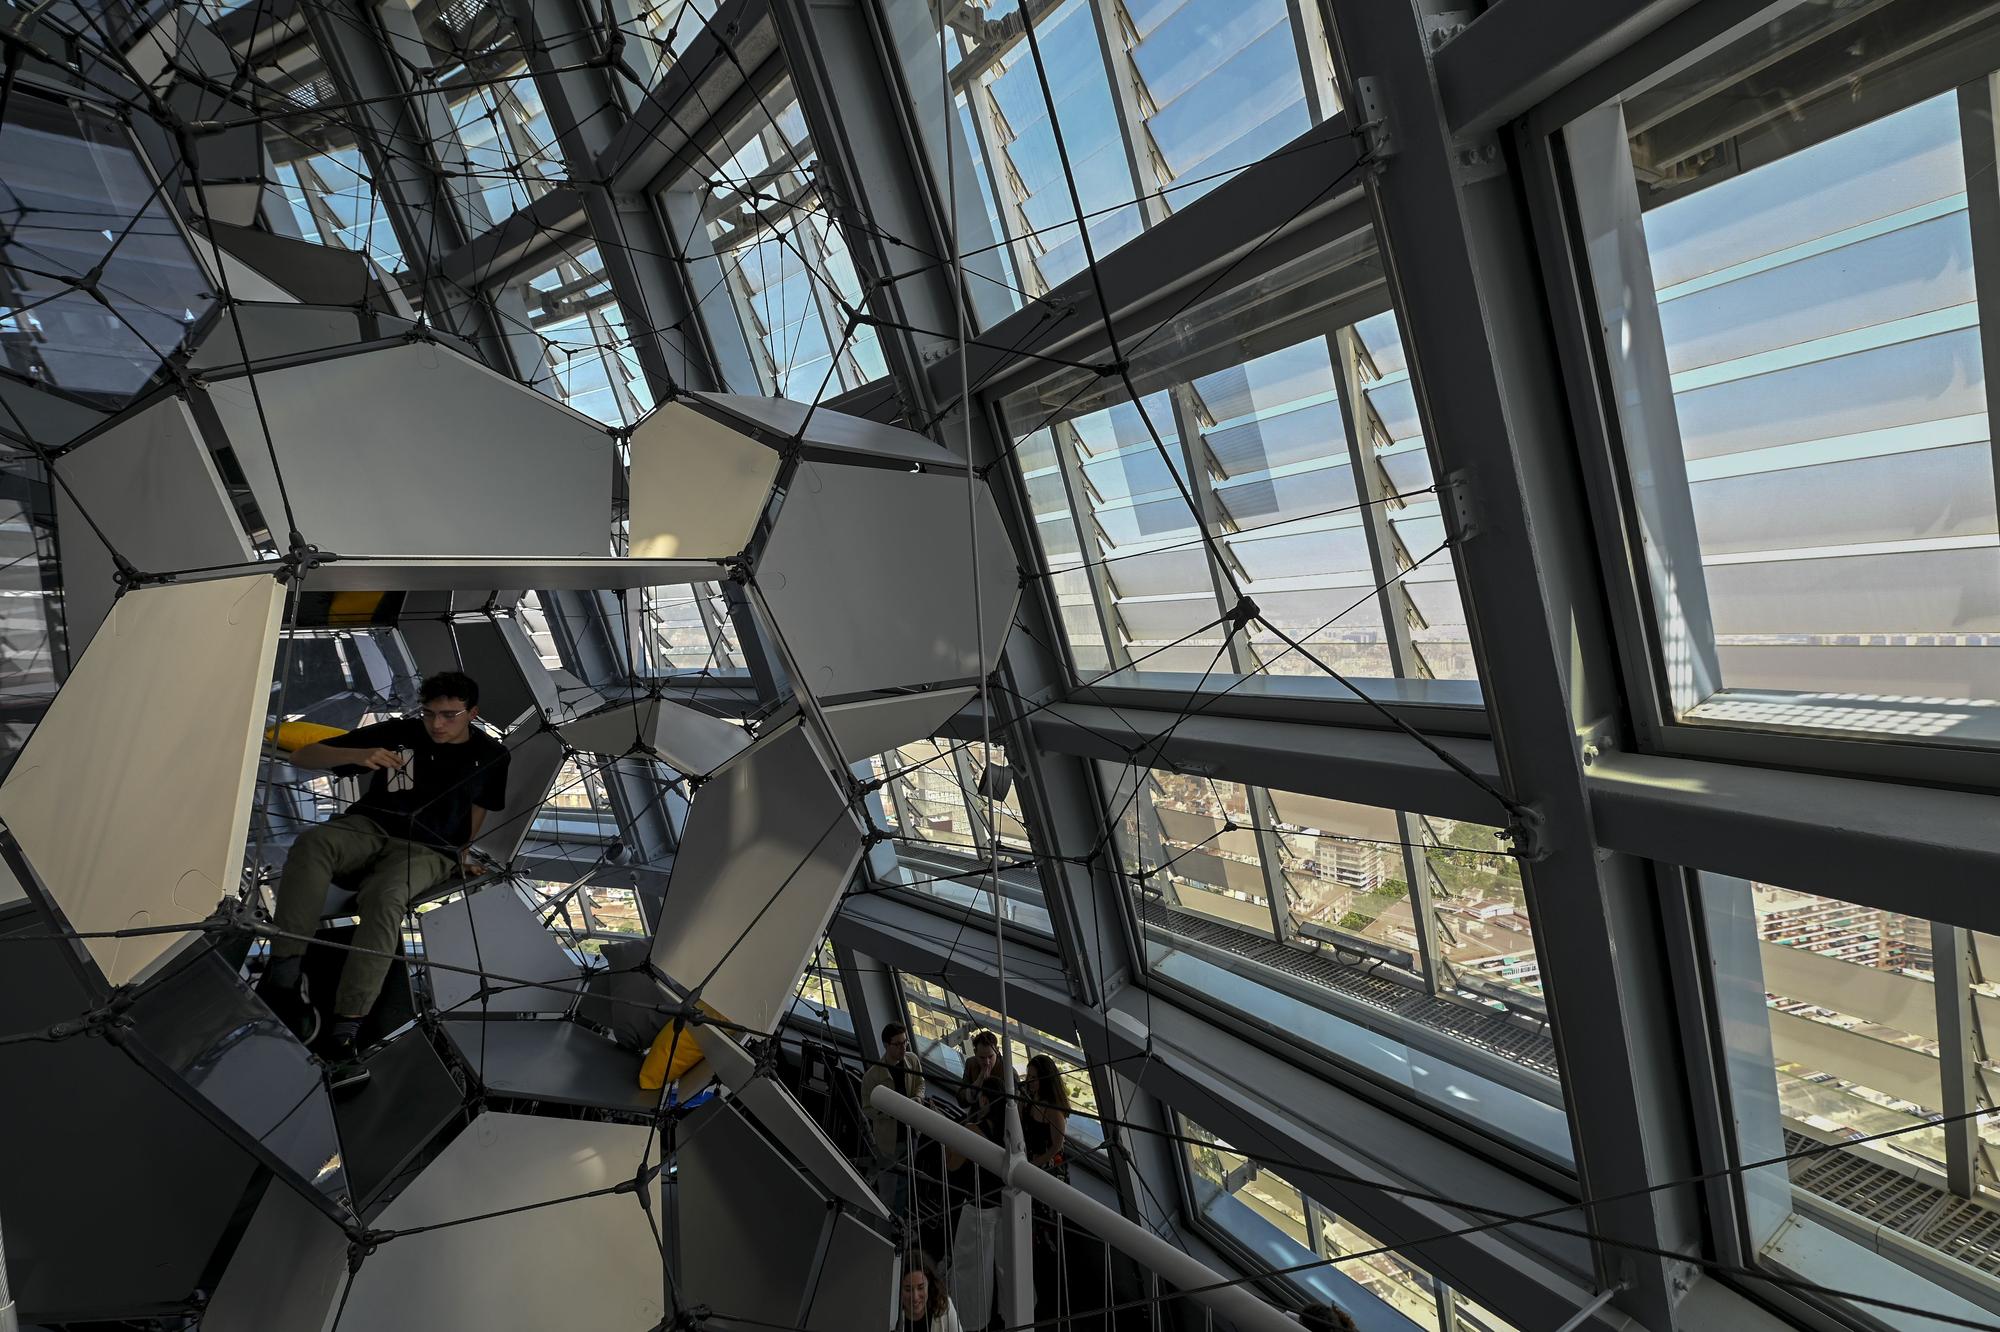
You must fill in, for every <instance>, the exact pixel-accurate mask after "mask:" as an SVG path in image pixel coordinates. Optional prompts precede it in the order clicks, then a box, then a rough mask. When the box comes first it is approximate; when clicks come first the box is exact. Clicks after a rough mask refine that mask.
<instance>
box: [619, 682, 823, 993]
mask: <svg viewBox="0 0 2000 1332" xmlns="http://www.w3.org/2000/svg"><path fill="white" fill-rule="evenodd" d="M828 768H829V764H828V761H827V760H825V759H824V758H822V757H821V755H820V753H819V751H818V750H817V749H816V748H815V747H814V745H813V743H812V741H811V740H810V739H809V738H808V737H807V735H806V732H805V729H804V727H803V726H802V725H801V724H800V723H799V721H798V719H797V718H794V719H792V720H791V721H788V722H786V723H784V724H783V725H781V726H779V727H777V728H775V729H773V730H771V731H768V732H766V733H765V734H764V735H762V736H759V737H758V739H757V742H756V743H755V744H753V745H751V746H750V747H749V748H748V749H746V750H744V751H743V752H742V753H741V754H738V755H737V756H736V757H735V758H733V759H731V760H730V761H729V762H727V763H725V764H723V765H722V766H721V767H720V768H718V769H716V771H715V773H714V774H713V776H711V777H710V779H709V780H708V782H707V783H705V784H704V785H703V786H702V787H701V789H700V790H699V791H698V792H696V793H695V797H694V802H693V804H692V805H691V806H690V808H689V811H688V818H687V827H686V829H685V831H684V832H683V833H682V835H681V845H680V850H679V851H678V852H677V853H676V855H675V857H674V868H673V873H672V876H671V877H670V878H669V879H668V880H667V891H666V897H665V900H664V902H663V904H662V906H661V908H660V923H659V929H658V932H657V933H656V935H655V937H654V940H653V954H652V956H653V962H654V965H656V966H658V967H659V968H660V970H661V971H663V972H665V973H666V975H667V976H669V977H671V978H672V979H673V980H674V981H676V982H678V983H679V984H680V985H681V987H682V988H683V989H687V990H693V989H696V988H699V989H700V991H701V998H702V1000H703V1001H704V1002H706V1003H707V1004H708V1005H709V1006H710V1007H711V1008H713V1009H714V1010H715V1011H716V1012H718V1013H720V1014H721V1015H722V1016H723V1017H724V1018H726V1019H728V1020H729V1021H731V1022H734V1023H739V1024H741V1025H743V1026H747V1027H751V1028H753V1029H755V1030H757V1031H771V1030H773V1029H774V1028H775V1027H776V1026H777V1023H778V1021H779V1019H780V1018H781V1017H782V1016H783V1015H784V1013H785V1011H786V1009H787V1008H788V1006H789V1004H790V1001H791V997H792V990H793V987H794V986H796V985H797V984H798V980H799V977H800V976H801V975H803V974H804V972H805V967H806V962H807V960H808V959H809V958H810V957H811V955H812V952H813V950H814V949H815V948H817V947H818V946H819V941H820V937H821V935H822V934H824V933H825V931H826V922H827V920H828V919H829V918H830V917H831V916H832V915H833V908H834V906H835V905H836V904H837V903H838V902H839V900H840V893H841V890H842V889H843V888H844V887H846V885H847V881H848V878H849V877H850V876H851V875H852V874H853V873H854V867H855V865H856V863H858V862H859V860H860V859H861V826H860V824H859V822H858V821H857V820H856V819H855V817H854V814H853V812H852V811H851V810H850V809H849V808H848V804H847V801H846V799H845V797H844V796H843V795H842V793H841V791H840V789H839V788H838V787H836V786H835V785H834V783H833V778H832V777H831V776H829V775H828Z"/></svg>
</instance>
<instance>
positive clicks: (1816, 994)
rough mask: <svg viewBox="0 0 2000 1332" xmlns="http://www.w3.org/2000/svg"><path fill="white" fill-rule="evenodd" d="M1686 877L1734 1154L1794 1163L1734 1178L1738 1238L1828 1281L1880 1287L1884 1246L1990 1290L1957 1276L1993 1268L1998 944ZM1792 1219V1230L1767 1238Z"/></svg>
mask: <svg viewBox="0 0 2000 1332" xmlns="http://www.w3.org/2000/svg"><path fill="white" fill-rule="evenodd" d="M1696 880H1697V883H1698V899H1699V902H1700V906H1701V912H1702V918H1703V921H1704V925H1705V929H1706V933H1707V944H1706V947H1707V951H1708V954H1709V958H1710V968H1709V971H1710V974H1711V975H1712V976H1713V978H1714V985H1713V989H1712V993H1711V1001H1712V1003H1713V1004H1714V1005H1715V1008H1716V1030H1717V1031H1719V1032H1720V1033H1721V1034H1722V1040H1723V1044H1724V1051H1723V1062H1724V1066H1725V1069H1726V1077H1727V1079H1728V1083H1729V1088H1730V1096H1731V1100H1732V1103H1733V1122H1734V1124H1735V1126H1736V1140H1735V1160H1736V1161H1737V1162H1738V1163H1747V1162H1758V1161H1772V1160H1779V1159H1782V1158H1792V1159H1790V1160H1788V1161H1786V1163H1785V1164H1782V1165H1776V1166H1765V1167H1762V1168H1758V1169H1753V1170H1747V1171H1744V1172H1743V1173H1742V1175H1741V1176H1740V1178H1739V1181H1738V1183H1739V1186H1740V1188H1741V1189H1742V1191H1743V1203H1744V1214H1743V1218H1744V1219H1743V1224H1745V1225H1746V1226H1747V1227H1748V1231H1747V1233H1746V1235H1745V1236H1744V1241H1745V1246H1746V1249H1747V1250H1748V1251H1749V1252H1752V1253H1754V1254H1755V1255H1756V1257H1757V1260H1758V1261H1768V1262H1773V1263H1776V1264H1778V1265H1780V1266H1787V1267H1791V1268H1792V1269H1793V1270H1794V1271H1795V1272H1796V1273H1797V1274H1798V1275H1801V1276H1806V1277H1808V1278H1810V1279H1813V1280H1817V1281H1821V1282H1823V1283H1825V1284H1827V1285H1829V1286H1833V1287H1836V1288H1838V1289H1845V1290H1857V1291H1866V1292H1871V1293H1872V1292H1873V1291H1874V1290H1876V1289H1878V1288H1879V1284H1880V1278H1871V1276H1870V1273H1869V1269H1870V1267H1871V1266H1872V1265H1873V1264H1875V1263H1878V1262H1881V1261H1884V1260H1883V1259H1879V1258H1877V1257H1876V1255H1877V1254H1881V1255H1887V1256H1888V1259H1890V1260H1893V1261H1896V1262H1900V1263H1902V1264H1904V1265H1905V1266H1907V1267H1910V1268H1913V1269H1914V1270H1916V1271H1918V1272H1920V1273H1922V1274H1924V1275H1927V1276H1929V1277H1931V1278H1932V1279H1934V1280H1940V1281H1943V1282H1944V1283H1945V1284H1946V1285H1948V1286H1949V1287H1950V1288H1952V1289H1954V1290H1957V1291H1959V1292H1961V1293H1964V1292H1968V1291H1984V1290H1986V1289H1989V1287H1988V1286H1987V1285H1986V1283H1985V1281H1984V1279H1983V1278H1980V1279H1977V1280H1973V1281H1967V1280H1966V1279H1965V1277H1964V1275H1963V1274H1959V1275H1954V1274H1953V1272H1954V1268H1955V1267H1956V1266H1958V1265H1965V1266H1967V1267H1969V1268H1973V1269H1979V1270H1980V1271H1981V1272H1991V1271H1992V1270H1994V1267H1995V1265H1996V1264H2000V1244H1996V1243H1994V1241H1993V1239H1992V1236H1993V1235H1994V1234H1995V1233H1996V1227H1995V1225H1994V1218H1995V1217H1996V1215H2000V1212H1997V1211H1996V1210H1995V1209H1996V1205H2000V1198H1996V1192H1995V1191H1996V1188H2000V1176H1996V1173H1995V1161H1996V1147H2000V1131H1996V1128H1995V1125H1994V1122H1993V1120H1992V1119H1991V1117H1990V1116H1985V1115H1981V1114H1978V1112H1979V1111H1981V1110H1983V1109H1987V1108H1990V1107H1992V1106H1993V1105H1995V1104H1996V1098H1995V1090H1996V1088H2000V1066H1996V1063H1995V1061H1994V1060H1993V1058H1992V1057H1991V1055H1990V1054H1989V1050H1990V1048H1991V1037H1989V1035H1988V1034H1987V1030H1988V1027H1989V1025H1990V1024H1991V1023H1992V1022H1993V1021H1994V1020H1995V1018H1996V1014H2000V1007H1997V1006H1996V1005H2000V987H1996V985H1995V983H1994V980H1993V979H1991V978H1992V977H1994V976H1996V975H2000V972H1996V971H1995V970H1994V968H1995V966H1996V965H2000V941H1996V940H1995V939H1993V938H1992V937H1990V936H1986V935H1982V934H1979V933H1978V932H1976V931H1969V930H1964V929H1957V928H1951V927H1944V926H1940V925H1939V924H1937V923H1936V922H1933V921H1930V920H1926V919H1922V918H1918V917H1912V916H1908V915H1903V914H1900V913H1898V912H1895V911H1890V910H1884V909H1882V908H1879V907H1865V906H1861V905H1858V904H1855V903H1852V902H1847V901H1842V900H1839V899H1836V898H1832V897H1827V896H1824V895H1821V894H1816V893H1812V892H1809V891H1803V890H1799V889H1794V888H1790V887H1781V886H1778V885H1775V884H1767V883H1753V882H1748V881H1745V880H1742V879H1731V878H1726V877H1723V876H1719V875H1707V874H1703V875H1698V876H1696ZM1788 1219H1789V1220H1791V1222H1792V1224H1793V1225H1794V1226H1795V1228H1796V1232H1797V1233H1798V1234H1799V1235H1800V1236H1801V1242H1799V1243H1796V1244H1772V1243H1769V1241H1770V1240H1771V1238H1772V1236H1773V1235H1774V1234H1775V1233H1776V1232H1777V1231H1778V1229H1779V1228H1781V1227H1783V1226H1784V1225H1785V1224H1786V1223H1787V1221H1788ZM1878 1234H1879V1235H1880V1236H1881V1238H1878ZM1885 1239H1886V1240H1887V1241H1888V1242H1884V1240H1885ZM1852 1240H1859V1241H1861V1242H1860V1243H1858V1244H1854V1243H1849V1241H1852ZM1973 1298H1980V1297H1979V1296H1977V1295H1974V1296H1973Z"/></svg>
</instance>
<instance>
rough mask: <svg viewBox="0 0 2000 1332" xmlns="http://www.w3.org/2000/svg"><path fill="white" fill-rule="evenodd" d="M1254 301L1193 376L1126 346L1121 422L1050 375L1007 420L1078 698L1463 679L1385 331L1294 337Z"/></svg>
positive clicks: (1439, 548)
mask: <svg viewBox="0 0 2000 1332" xmlns="http://www.w3.org/2000/svg"><path fill="white" fill-rule="evenodd" d="M1318 276H1319V277H1320V278H1322V279H1324V280H1325V281H1327V282H1328V283H1329V284H1333V283H1337V282H1338V281H1339V280H1340V279H1339V276H1338V272H1337V270H1332V269H1329V270H1327V271H1326V272H1324V273H1322V274H1320V275H1318ZM1256 295H1257V293H1256V292H1254V291H1253V292H1252V293H1249V294H1247V295H1243V296H1237V297H1233V298H1225V301H1224V302H1222V303H1221V304H1225V305H1235V306H1236V307H1237V308H1236V317H1233V318H1226V319H1225V320H1224V321H1223V322H1222V323H1221V324H1220V327H1219V328H1218V327H1217V326H1216V323H1215V320H1214V319H1212V318H1210V317H1208V316H1202V317H1198V318H1197V319H1195V320H1193V321H1191V322H1192V323H1193V324H1194V326H1195V327H1197V328H1200V329H1201V330H1202V331H1201V334H1200V337H1201V339H1202V341H1201V342H1200V343H1199V344H1197V345H1198V348H1199V349H1198V350H1197V351H1196V352H1194V353H1193V354H1191V355H1190V354H1188V353H1187V350H1186V347H1185V345H1184V344H1182V345H1177V346H1176V347H1175V349H1174V350H1173V351H1171V352H1169V351H1164V350H1162V351H1160V352H1157V353H1154V352H1147V351H1145V349H1144V348H1143V346H1142V347H1141V348H1140V353H1141V354H1140V355H1139V356H1137V357H1135V358H1134V359H1135V360H1136V361H1137V362H1139V364H1140V368H1141V370H1143V372H1144V373H1135V375H1134V381H1135V384H1137V385H1138V386H1139V387H1140V390H1141V393H1142V395H1143V396H1141V397H1139V398H1138V399H1136V400H1134V399H1131V398H1130V397H1129V395H1127V394H1125V393H1123V392H1122V391H1120V390H1119V389H1118V388H1117V387H1116V385H1117V381H1116V380H1095V381H1093V380H1092V379H1090V378H1087V377H1085V376H1080V375H1067V374H1065V375H1057V376H1055V377H1053V378H1051V379H1049V380H1045V381H1043V382H1042V383H1039V384H1036V385H1034V386H1033V387H1031V388H1028V389H1024V390H1021V391H1019V392H1017V393H1015V394H1014V395H1012V396H1011V397H1010V398H1009V399H1008V400H1007V402H1006V404H1005V405H1004V408H1003V410H1004V413H1005V415H1006V419H1007V422H1008V424H1009V427H1010V429H1011V431H1012V433H1013V435H1014V441H1015V448H1014V455H1013V456H1014V458H1015V461H1016V464H1017V465H1018V467H1019V469H1020V475H1021V479H1022V482H1023V484H1024V486H1025V489H1026V494H1027V499H1028V505H1029V508H1030V510H1031V511H1032V515H1033V518H1034V524H1035V531H1036V534H1037V536H1038V537H1039V545H1040V548H1041V552H1040V553H1041V557H1042V561H1043V570H1044V576H1045V577H1046V578H1047V579H1048V580H1049V582H1050V589H1049V590H1050V591H1051V592H1052V593H1053V599H1054V601H1055V602H1056V605H1057V607H1058V612H1059V616H1060V619H1061V622H1062V624H1063V628H1064V631H1065V636H1066V638H1067V640H1068V644H1069V648H1070V656H1071V661H1072V663H1073V665H1074V667H1075V669H1076V671H1077V673H1078V676H1079V678H1080V680H1081V681H1083V682H1086V683H1089V682H1100V683H1105V684H1116V685H1140V684H1154V685H1166V684H1171V685H1173V686H1176V687H1181V688H1190V689H1201V690H1211V691H1223V692H1226V691H1228V690H1231V689H1233V688H1235V687H1236V686H1237V685H1238V684H1239V683H1240V682H1241V681H1242V680H1243V678H1244V677H1247V676H1257V677H1261V679H1260V685H1261V686H1262V689H1261V692H1270V691H1272V690H1274V689H1275V690H1281V691H1286V692H1310V693H1314V694H1317V695H1326V696H1345V697H1351V695H1350V694H1348V693H1347V691H1346V690H1345V689H1343V688H1341V687H1340V686H1338V685H1336V684H1334V683H1333V681H1332V680H1331V678H1330V675H1329V672H1338V673H1339V674H1340V675H1342V676H1347V677H1351V678H1353V677H1358V678H1379V679H1392V678H1412V679H1438V680H1443V679H1468V680H1469V679H1473V678H1475V677H1476V671H1475V668H1474V664H1473V660H1472V651H1471V643H1470V638H1469V636H1468V634H1467V633H1466V628H1465V613H1464V610H1463V607H1462V605H1461V603H1460V600H1459V595H1458V584H1457V579H1456V576H1455V573H1454V568H1453V564H1452V559H1451V554H1450V552H1449V550H1448V549H1447V547H1446V543H1445V535H1444V523H1443V518H1442V516H1441V514H1440V513H1439V508H1438V502H1437V495H1436V486H1435V484H1434V482H1433V479H1432V476H1431V470H1430V462H1429V458H1428V455H1427V454H1426V452H1425V442H1424V439H1423V436H1422V433H1421V429H1420V427H1419V425H1418V422H1417V413H1416V410H1415V405H1414V399H1413V397H1412V395H1411V389H1410V383H1409V372H1408V369H1407V367H1406V365H1405V359H1404V355H1403V349H1402V341H1401V337H1400V332H1399V330H1398V327H1397V324H1396V320H1395V317H1394V316H1393V315H1390V314H1383V315H1379V316H1376V317H1374V318H1371V319H1367V320H1364V321H1362V322H1361V323H1359V324H1356V325H1352V326H1344V327H1339V328H1336V329H1335V330H1334V331H1333V332H1331V333H1324V332H1316V333H1314V334H1312V335H1311V336H1306V337H1301V336H1300V334H1299V332H1298V331H1296V330H1292V329H1288V328H1282V327H1280V328H1266V327H1261V326H1260V325H1261V324H1263V323H1265V322H1267V321H1268V320H1269V319H1270V315H1269V313H1268V311H1264V312H1262V313H1260V312H1259V311H1258V309H1257V300H1256ZM1244 597H1247V598H1249V600H1250V601H1251V602H1253V603H1254V604H1255V606H1256V608H1257V611H1258V613H1259V614H1258V618H1257V619H1255V620H1253V621H1251V622H1249V623H1248V624H1245V625H1243V626H1241V627H1240V628H1238V627H1236V626H1235V624H1234V623H1233V622H1232V620H1231V618H1230V612H1231V611H1232V610H1234V609H1235V608H1236V606H1237V605H1238V604H1239V601H1240V599H1241V598H1244ZM1294 682H1296V683H1294Z"/></svg>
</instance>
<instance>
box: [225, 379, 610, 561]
mask: <svg viewBox="0 0 2000 1332" xmlns="http://www.w3.org/2000/svg"><path fill="white" fill-rule="evenodd" d="M251 350H252V354H253V355H254V354H255V351H256V349H254V348H252V349H251ZM251 382H252V381H251V380H249V379H227V380H221V381H217V382H214V383H211V384H209V385H208V387H207V390H206V392H207V394H208V398H209V401H210V402H211V403H212V404H213V405H214V407H215V411H216V415H217V416H218V417H219V418H220V420H221V422H222V425H223V428H224V430H225V431H226V432H227V433H228V436H229V442H230V445H231V447H232V448H233V449H234V450H235V453H236V459H237V462H238V463H239V464H241V466H242V468H243V473H244V475H245V477H246V478H248V480H249V482H250V489H251V492H252V493H253V494H254V495H255V496H256V499H257V507H258V508H259V509H260V510H261V511H262V512H263V515H264V521H265V523H266V524H267V525H268V526H270V527H271V529H272V530H273V531H274V532H276V533H278V534H279V537H280V540H281V541H282V539H283V533H284V530H285V527H284V522H285V505H284V495H281V494H280V491H279V485H278V474H279V472H280V471H282V473H283V475H284V482H285V492H286V494H288V495H289V497H290V500H291V505H292V511H293V513H294V514H296V516H297V518H298V524H299V531H300V533H301V534H302V535H303V536H304V537H305V539H306V540H307V541H309V542H312V543H313V544H315V545H317V546H319V547H320V548H321V549H322V550H329V551H337V552H339V553H340V554H342V555H392V556H427V557H444V556H451V557H456V558H465V557H472V558H484V557H502V556H547V557H557V558H598V557H605V556H608V555H609V553H610V549H611V478H612V467H613V465H614V462H615V457H616V454H615V450H614V449H613V446H612V443H611V437H610V435H608V434H607V433H605V430H604V428H603V427H602V426H600V425H598V424H597V423H596V422H594V421H592V420H590V419H589V418H587V417H584V416H582V415H579V414H578V413H576V412H573V411H571V410H569V409H568V408H566V407H563V406H561V405H560V404H558V403H555V402H553V401H551V400H550V399H548V398H545V397H543V396H542V395H541V394H539V393H537V392H535V391H534V390H533V389H530V388H525V387H523V386H522V385H520V384H517V383H515V382H514V381H512V380H510V379H506V378H503V377H502V376H500V375H497V374H495V373H494V372H493V371H491V370H488V369H486V368H485V367H484V366H481V365H478V364H475V363H474V362H472V361H470V360H468V359H466V358H465V357H463V356H460V355H459V354H458V353H457V352H455V351H452V350H450V349H449V348H446V347H443V346H440V345H436V344H431V343H408V344H404V345H400V346H394V347H385V348H381V349H378V350H374V351H364V352H357V353H355V354H353V355H349V356H336V357H333V358H331V359H329V360H325V361H313V362H310V363H307V364H304V365H295V366H290V367H287V368H285V369H282V370H266V371H261V372H259V373H258V374H257V375H256V376H255V378H254V382H255V386H256V390H255V396H254V397H253V395H252V391H251ZM360 403H365V404H367V410H368V419H370V420H375V421H393V422H395V423H396V424H395V428H394V429H392V430H369V429H356V428H355V415H354V412H355V407H356V404H360ZM267 426H268V433H267V429H266V427H267ZM274 451H275V453H276V462H275V465H274V463H273V457H272V455H273V452H274ZM364 478H365V479H366V480H365V481H364ZM337 567H338V566H333V568H335V569H337ZM331 577H332V578H333V579H334V580H336V581H337V580H338V578H339V575H338V573H333V574H331ZM328 585H329V586H331V585H332V583H329V584H328ZM486 586H488V587H510V586H537V587H540V586H547V584H545V583H520V584H516V583H508V582H503V581H495V582H491V583H487V584H486Z"/></svg>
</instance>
